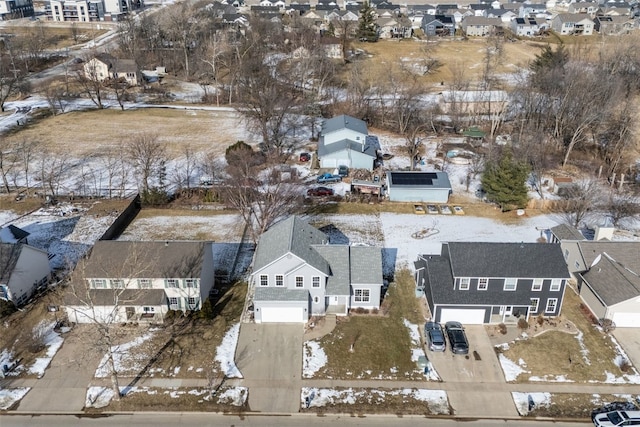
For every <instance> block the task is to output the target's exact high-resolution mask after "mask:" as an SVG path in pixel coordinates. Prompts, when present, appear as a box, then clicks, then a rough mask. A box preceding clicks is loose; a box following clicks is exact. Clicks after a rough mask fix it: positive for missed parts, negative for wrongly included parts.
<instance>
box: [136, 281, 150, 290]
mask: <svg viewBox="0 0 640 427" xmlns="http://www.w3.org/2000/svg"><path fill="white" fill-rule="evenodd" d="M138 286H140V289H151V279H138Z"/></svg>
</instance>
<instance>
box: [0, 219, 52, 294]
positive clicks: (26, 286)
mask: <svg viewBox="0 0 640 427" xmlns="http://www.w3.org/2000/svg"><path fill="white" fill-rule="evenodd" d="M16 229H17V228H16ZM50 273H51V268H50V267H49V255H48V254H47V252H45V251H43V250H41V249H38V248H34V247H33V246H29V245H27V244H25V243H0V298H2V299H4V300H7V301H12V302H13V303H14V304H15V305H17V306H21V305H23V304H25V303H26V302H27V301H28V300H29V298H31V296H32V295H33V294H34V293H35V292H36V291H37V290H38V289H39V288H41V287H43V286H46V285H47V283H48V281H49V277H50Z"/></svg>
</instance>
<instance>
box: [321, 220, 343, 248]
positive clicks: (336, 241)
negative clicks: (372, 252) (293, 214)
mask: <svg viewBox="0 0 640 427" xmlns="http://www.w3.org/2000/svg"><path fill="white" fill-rule="evenodd" d="M319 230H320V231H322V232H323V233H324V234H326V235H327V237H329V242H330V243H331V244H332V245H348V244H349V242H350V240H349V238H348V237H347V236H346V235H345V234H344V233H343V232H342V231H341V230H340V229H339V228H338V227H336V226H335V225H334V224H328V225H325V226H323V227H320V228H319Z"/></svg>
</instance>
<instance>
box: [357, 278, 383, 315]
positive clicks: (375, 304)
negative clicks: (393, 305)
mask: <svg viewBox="0 0 640 427" xmlns="http://www.w3.org/2000/svg"><path fill="white" fill-rule="evenodd" d="M351 288H352V292H351V297H350V306H351V307H352V308H357V307H363V308H369V309H371V308H380V285H375V284H367V285H365V284H355V283H354V284H353V285H352V286H351ZM358 289H366V290H368V291H369V302H361V301H356V295H355V294H356V291H357V290H358Z"/></svg>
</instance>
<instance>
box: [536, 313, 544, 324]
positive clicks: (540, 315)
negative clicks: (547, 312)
mask: <svg viewBox="0 0 640 427" xmlns="http://www.w3.org/2000/svg"><path fill="white" fill-rule="evenodd" d="M536 323H537V324H538V325H540V326H542V324H543V323H544V316H543V315H542V314H539V315H538V317H537V318H536Z"/></svg>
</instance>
